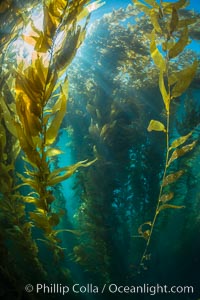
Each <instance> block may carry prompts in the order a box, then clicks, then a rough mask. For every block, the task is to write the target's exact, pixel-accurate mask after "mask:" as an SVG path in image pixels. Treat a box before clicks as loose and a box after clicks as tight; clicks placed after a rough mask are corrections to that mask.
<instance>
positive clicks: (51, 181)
mask: <svg viewBox="0 0 200 300" xmlns="http://www.w3.org/2000/svg"><path fill="white" fill-rule="evenodd" d="M96 160H97V159H94V160H92V161H89V162H87V160H86V161H80V162H78V163H76V164H74V165H72V166H68V167H63V168H59V169H58V170H54V171H53V172H52V173H50V174H49V176H48V185H49V186H52V185H55V184H58V183H60V182H62V181H64V180H66V179H68V178H69V177H71V176H72V175H73V174H74V172H75V171H76V170H77V169H78V168H80V167H84V168H86V167H89V166H91V165H92V164H93V163H94V162H95V161H96ZM61 172H65V173H64V174H63V175H58V174H59V173H61Z"/></svg>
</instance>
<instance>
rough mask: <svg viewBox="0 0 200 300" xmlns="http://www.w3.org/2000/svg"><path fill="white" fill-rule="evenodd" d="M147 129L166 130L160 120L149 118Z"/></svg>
mask: <svg viewBox="0 0 200 300" xmlns="http://www.w3.org/2000/svg"><path fill="white" fill-rule="evenodd" d="M147 130H148V131H152V130H155V131H164V132H166V129H165V125H164V124H163V123H161V122H160V121H156V120H151V121H150V123H149V126H148V128H147Z"/></svg>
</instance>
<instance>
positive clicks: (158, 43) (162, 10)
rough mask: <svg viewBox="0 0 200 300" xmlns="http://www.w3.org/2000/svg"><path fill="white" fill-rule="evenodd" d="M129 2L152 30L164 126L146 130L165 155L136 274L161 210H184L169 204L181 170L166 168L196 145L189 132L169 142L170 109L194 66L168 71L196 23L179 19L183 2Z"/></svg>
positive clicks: (152, 124) (142, 266) (147, 254)
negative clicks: (157, 137)
mask: <svg viewBox="0 0 200 300" xmlns="http://www.w3.org/2000/svg"><path fill="white" fill-rule="evenodd" d="M133 2H134V3H135V4H136V5H137V7H138V8H139V9H140V10H141V11H142V12H144V13H145V14H146V15H147V16H149V17H150V20H151V23H152V26H153V30H152V32H151V36H150V53H151V57H152V59H153V61H154V64H155V65H156V66H157V68H158V69H159V89H160V92H161V95H162V99H163V103H164V108H165V114H166V124H163V123H162V122H160V121H158V120H151V121H150V123H149V126H148V128H147V130H148V131H161V132H163V134H164V135H165V137H166V155H165V166H164V171H163V176H162V179H161V184H160V192H159V196H158V202H157V206H156V209H155V214H154V217H153V220H152V221H147V222H145V223H143V224H142V225H141V226H140V227H139V229H138V232H139V235H140V236H141V237H143V238H144V239H145V241H146V246H145V250H144V252H143V255H142V257H141V260H140V265H139V271H140V270H141V269H146V264H145V262H146V261H147V260H149V259H150V255H151V254H150V252H149V246H150V242H151V238H152V234H153V231H154V227H155V223H156V221H157V217H158V215H159V214H160V212H161V211H163V210H165V209H170V208H171V209H181V208H183V207H184V206H183V205H175V204H171V200H172V199H173V198H174V193H173V191H172V190H171V186H170V184H172V183H175V182H176V181H177V180H178V179H179V178H180V177H181V176H182V175H183V174H184V170H183V169H180V170H177V171H176V172H172V171H171V170H170V168H171V166H172V164H173V162H174V161H175V160H176V159H178V158H179V157H181V156H183V155H185V154H186V153H188V152H190V151H191V150H193V148H194V147H195V146H196V144H197V140H193V141H190V142H189V143H187V142H188V140H190V139H192V132H189V133H188V134H186V135H184V136H181V137H179V138H178V139H175V140H173V141H172V142H171V139H170V114H171V110H170V109H171V104H172V102H173V99H175V98H177V97H180V96H181V95H182V94H183V93H184V92H185V91H186V90H187V88H188V87H189V85H190V83H191V81H192V79H193V78H194V76H195V73H196V70H197V66H198V63H197V61H196V60H195V61H194V62H193V64H192V65H191V66H189V67H187V68H185V69H180V68H179V67H177V71H174V70H173V71H172V68H171V62H172V61H173V60H175V62H177V57H178V56H179V54H181V53H182V51H183V50H184V49H185V47H186V46H187V44H188V43H189V39H188V26H189V25H190V24H194V23H195V22H196V19H195V18H191V19H180V18H179V10H180V9H182V8H184V7H185V6H187V1H186V0H180V1H178V2H176V3H169V2H166V3H165V2H163V1H160V4H158V3H157V2H156V1H155V0H145V2H146V3H145V4H144V3H143V2H140V1H137V0H133ZM160 47H161V49H162V50H161V51H160ZM169 201H170V202H169ZM144 228H145V229H144Z"/></svg>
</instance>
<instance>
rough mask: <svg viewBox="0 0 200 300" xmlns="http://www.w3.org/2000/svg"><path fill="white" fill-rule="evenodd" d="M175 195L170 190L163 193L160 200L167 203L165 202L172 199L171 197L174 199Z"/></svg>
mask: <svg viewBox="0 0 200 300" xmlns="http://www.w3.org/2000/svg"><path fill="white" fill-rule="evenodd" d="M173 197H174V193H172V192H170V193H168V194H163V195H162V196H161V197H160V199H159V201H160V202H164V203H165V202H167V201H170V200H171V199H173Z"/></svg>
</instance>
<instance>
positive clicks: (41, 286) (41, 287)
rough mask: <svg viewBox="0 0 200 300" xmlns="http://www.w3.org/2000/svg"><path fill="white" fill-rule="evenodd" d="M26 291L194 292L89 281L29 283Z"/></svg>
mask: <svg viewBox="0 0 200 300" xmlns="http://www.w3.org/2000/svg"><path fill="white" fill-rule="evenodd" d="M25 291H26V292H27V293H36V294H59V295H62V296H64V295H67V294H69V293H73V294H104V293H107V294H148V295H151V296H154V295H160V294H193V293H194V287H193V286H181V285H179V286H175V285H173V286H168V285H160V284H156V285H150V284H148V283H144V284H142V285H137V286H136V285H130V286H125V285H124V286H122V285H118V284H115V283H110V284H104V285H94V284H92V283H88V284H85V285H81V284H78V283H76V284H74V285H72V286H70V285H63V284H60V283H52V284H45V283H38V284H36V285H35V286H33V285H32V284H27V285H26V286H25Z"/></svg>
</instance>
